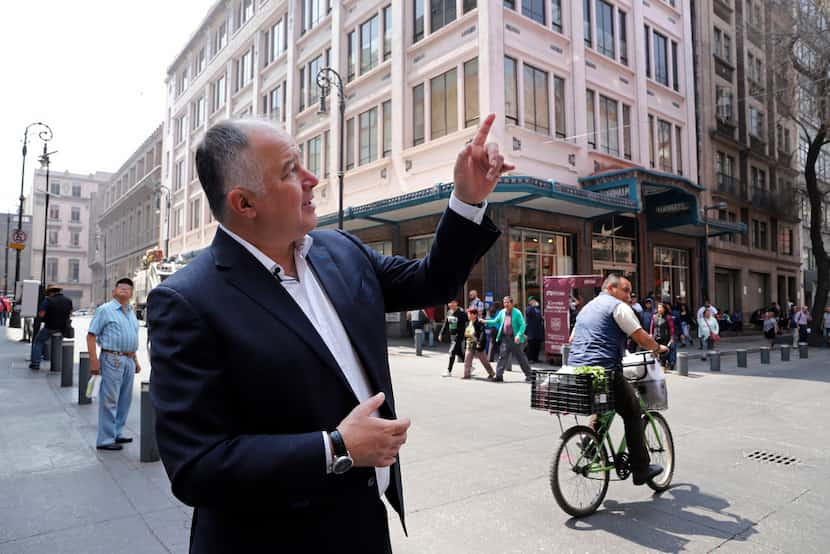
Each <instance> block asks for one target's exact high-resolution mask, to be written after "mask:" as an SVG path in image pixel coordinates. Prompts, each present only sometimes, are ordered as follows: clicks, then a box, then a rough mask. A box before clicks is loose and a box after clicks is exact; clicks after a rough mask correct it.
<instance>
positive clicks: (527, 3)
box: [522, 0, 545, 25]
mask: <svg viewBox="0 0 830 554" xmlns="http://www.w3.org/2000/svg"><path fill="white" fill-rule="evenodd" d="M522 15H524V16H525V17H529V18H530V19H532V20H533V21H535V22H537V23H541V24H542V25H545V2H544V0H522Z"/></svg>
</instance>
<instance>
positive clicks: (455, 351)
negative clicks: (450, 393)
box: [447, 337, 464, 373]
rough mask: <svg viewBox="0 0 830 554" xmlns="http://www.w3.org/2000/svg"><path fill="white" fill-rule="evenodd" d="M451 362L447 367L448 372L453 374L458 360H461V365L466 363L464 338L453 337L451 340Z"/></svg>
mask: <svg viewBox="0 0 830 554" xmlns="http://www.w3.org/2000/svg"><path fill="white" fill-rule="evenodd" d="M450 340H451V341H452V342H451V343H450V362H449V365H448V366H447V371H449V372H450V373H452V366H453V364H455V359H456V358H461V363H464V337H452V338H451V339H450Z"/></svg>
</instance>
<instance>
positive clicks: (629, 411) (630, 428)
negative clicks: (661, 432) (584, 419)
mask: <svg viewBox="0 0 830 554" xmlns="http://www.w3.org/2000/svg"><path fill="white" fill-rule="evenodd" d="M613 375H614V378H613V381H612V382H611V387H612V388H613V390H614V405H615V406H616V412H617V414H619V416H620V417H622V420H623V425H624V426H625V442H626V444H627V445H628V456H629V458H628V459H629V462H630V463H631V469H632V471H637V472H639V471H641V470H644V469H645V468H646V467H647V466H648V464H649V463H650V461H651V460H650V457H649V455H648V450H647V449H646V439H645V431H644V430H643V412H642V410H641V409H640V400H639V399H638V398H637V393H636V392H635V391H634V387H633V386H631V383H629V382H628V381H626V379H625V377H624V376H623V373H622V371H615V372H614V373H613ZM591 427H593V428H594V429H596V428H597V423H596V416H592V417H591Z"/></svg>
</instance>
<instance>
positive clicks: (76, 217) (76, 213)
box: [69, 207, 81, 223]
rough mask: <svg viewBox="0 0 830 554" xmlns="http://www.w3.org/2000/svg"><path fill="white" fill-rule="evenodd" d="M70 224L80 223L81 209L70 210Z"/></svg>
mask: <svg viewBox="0 0 830 554" xmlns="http://www.w3.org/2000/svg"><path fill="white" fill-rule="evenodd" d="M69 221H70V222H72V223H80V222H81V208H76V207H73V208H72V212H71V213H70V220H69Z"/></svg>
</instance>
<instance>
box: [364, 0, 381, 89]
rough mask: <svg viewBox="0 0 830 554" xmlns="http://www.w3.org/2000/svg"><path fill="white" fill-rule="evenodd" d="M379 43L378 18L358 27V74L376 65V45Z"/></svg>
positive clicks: (375, 17)
mask: <svg viewBox="0 0 830 554" xmlns="http://www.w3.org/2000/svg"><path fill="white" fill-rule="evenodd" d="M379 41H380V35H379V29H378V16H377V15H375V16H374V17H372V18H371V19H370V20H369V21H367V22H366V23H364V24H363V25H361V26H360V74H361V75H362V74H363V73H366V72H367V71H369V70H370V69H372V68H373V67H375V66H376V65H377V64H378V43H379Z"/></svg>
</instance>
